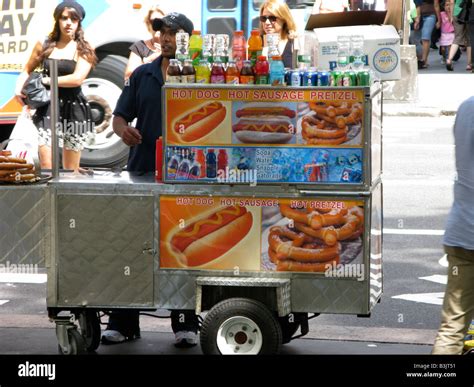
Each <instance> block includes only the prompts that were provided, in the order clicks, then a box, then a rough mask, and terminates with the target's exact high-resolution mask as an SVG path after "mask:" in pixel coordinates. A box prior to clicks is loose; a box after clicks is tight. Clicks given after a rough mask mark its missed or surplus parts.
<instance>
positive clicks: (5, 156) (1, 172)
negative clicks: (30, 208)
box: [0, 151, 37, 183]
mask: <svg viewBox="0 0 474 387" xmlns="http://www.w3.org/2000/svg"><path fill="white" fill-rule="evenodd" d="M35 181H37V176H36V174H35V167H34V165H33V164H29V163H28V162H27V161H26V160H25V159H23V158H20V157H13V156H12V153H11V152H10V151H1V152H0V183H24V182H27V183H32V182H35Z"/></svg>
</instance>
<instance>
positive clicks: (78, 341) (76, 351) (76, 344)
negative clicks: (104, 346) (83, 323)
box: [58, 328, 87, 355]
mask: <svg viewBox="0 0 474 387" xmlns="http://www.w3.org/2000/svg"><path fill="white" fill-rule="evenodd" d="M67 338H68V344H69V352H64V351H63V349H62V348H61V346H60V345H58V352H59V354H60V355H83V354H85V353H87V351H86V343H85V341H84V338H83V337H82V335H81V334H80V333H79V332H78V331H77V329H76V328H71V329H68V331H67Z"/></svg>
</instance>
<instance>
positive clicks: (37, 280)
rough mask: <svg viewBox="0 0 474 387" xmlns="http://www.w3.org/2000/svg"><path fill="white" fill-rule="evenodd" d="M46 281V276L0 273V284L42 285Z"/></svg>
mask: <svg viewBox="0 0 474 387" xmlns="http://www.w3.org/2000/svg"><path fill="white" fill-rule="evenodd" d="M46 280H47V275H46V274H26V273H0V282H6V283H23V284H44V283H46Z"/></svg>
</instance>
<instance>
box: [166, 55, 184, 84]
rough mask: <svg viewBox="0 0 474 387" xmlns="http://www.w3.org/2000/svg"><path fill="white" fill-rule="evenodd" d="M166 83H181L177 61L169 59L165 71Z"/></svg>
mask: <svg viewBox="0 0 474 387" xmlns="http://www.w3.org/2000/svg"><path fill="white" fill-rule="evenodd" d="M166 83H181V67H180V65H179V60H178V59H171V60H170V64H169V65H168V70H167V71H166Z"/></svg>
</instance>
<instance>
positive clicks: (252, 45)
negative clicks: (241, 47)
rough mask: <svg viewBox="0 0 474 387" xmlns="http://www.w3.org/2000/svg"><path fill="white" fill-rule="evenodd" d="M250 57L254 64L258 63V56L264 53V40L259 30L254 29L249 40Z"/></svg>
mask: <svg viewBox="0 0 474 387" xmlns="http://www.w3.org/2000/svg"><path fill="white" fill-rule="evenodd" d="M248 45H249V49H248V57H247V58H248V59H249V60H250V61H251V62H252V66H255V64H256V63H257V58H258V57H259V56H260V55H262V50H263V40H262V37H261V36H260V31H259V30H252V32H251V35H250V38H249V41H248Z"/></svg>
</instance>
